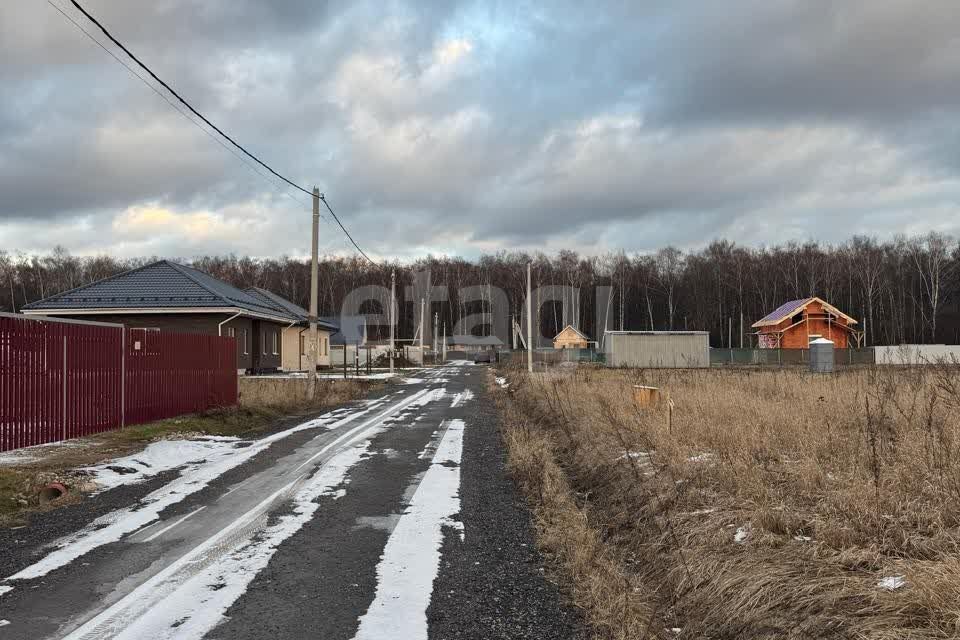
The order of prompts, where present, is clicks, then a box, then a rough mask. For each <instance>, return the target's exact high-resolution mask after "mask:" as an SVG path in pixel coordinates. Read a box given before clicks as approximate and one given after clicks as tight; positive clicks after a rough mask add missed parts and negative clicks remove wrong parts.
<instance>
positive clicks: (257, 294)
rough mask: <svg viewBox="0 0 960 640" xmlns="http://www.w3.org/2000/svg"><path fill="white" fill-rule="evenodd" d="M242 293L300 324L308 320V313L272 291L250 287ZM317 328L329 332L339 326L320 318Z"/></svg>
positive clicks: (337, 328) (336, 329) (338, 328)
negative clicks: (287, 315)
mask: <svg viewBox="0 0 960 640" xmlns="http://www.w3.org/2000/svg"><path fill="white" fill-rule="evenodd" d="M244 293H248V294H249V295H251V296H252V297H254V298H256V299H258V300H260V301H262V302H263V303H264V304H267V305H269V306H272V307H275V308H276V309H277V310H279V311H283V312H284V313H287V314H289V315H290V316H292V317H294V318H296V319H297V320H298V321H299V322H300V323H306V322H309V320H310V312H309V311H307V310H306V309H304V308H303V307H301V306H300V305H298V304H296V303H295V302H291V301H290V300H287V299H286V298H284V297H283V296H281V295H278V294H276V293H274V292H273V291H270V290H268V289H262V288H260V287H250V288H249V289H244ZM317 326H319V327H320V328H322V329H328V330H330V331H339V330H340V325H339V324H338V323H336V322H330V321H327V320H323V319H320V318H318V319H317Z"/></svg>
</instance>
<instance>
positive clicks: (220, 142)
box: [47, 0, 332, 226]
mask: <svg viewBox="0 0 960 640" xmlns="http://www.w3.org/2000/svg"><path fill="white" fill-rule="evenodd" d="M47 4H49V5H50V6H51V7H53V8H54V9H56V10H57V11H59V12H60V15H62V16H63V17H64V18H66V19H67V20H69V21H70V22H71V23H73V25H74V26H75V27H76V28H77V29H79V30H80V31H82V32H83V34H84V35H85V36H87V37H88V38H89V39H90V41H91V42H93V43H94V44H96V45H97V46H98V47H100V48H101V49H103V50H104V51H106V52H107V54H109V55H110V57H112V58H113V59H114V60H116V61H117V62H119V63H120V64H121V65H123V66H124V68H126V70H127V71H129V72H130V74H131V75H133V76H134V77H135V78H137V79H138V80H140V82H142V83H143V84H144V86H146V87H147V88H148V89H150V90H151V91H153V92H154V93H155V94H157V95H158V96H160V97H161V98H162V99H163V101H164V102H166V103H167V104H168V105H170V107H171V108H173V109H175V110H176V111H177V113H179V114H180V115H182V116H183V117H184V118H186V120H187V122H189V123H190V124H192V125H193V126H195V127H196V128H197V129H199V130H200V131H202V132H203V133H205V134H206V135H207V137H209V138H210V139H211V140H213V141H214V142H216V143H217V144H219V145H220V146H221V147H223V148H224V149H226V150H227V151H228V152H229V153H230V155H232V156H233V157H234V158H236V159H237V160H239V161H240V162H242V163H243V164H244V166H246V167H248V168H249V169H250V170H251V171H253V172H254V173H256V174H257V175H258V176H260V177H262V178H263V179H264V180H267V181H271V182H272V178H270V176H268V175H267V174H266V173H263V172H262V171H260V169H258V168H257V167H256V165H253V164H251V163H250V162H249V161H248V160H247V159H246V158H244V157H243V156H241V155H240V154H238V153H237V152H236V151H235V150H234V149H233V148H232V147H230V146H229V145H227V144H226V143H225V142H224V141H223V140H221V139H220V138H218V137H217V136H215V135H213V134H212V133H210V131H209V130H208V129H205V128H203V127H202V126H201V125H200V123H198V122H197V121H196V120H194V119H193V118H191V117H190V115H189V114H188V113H187V112H186V111H184V110H183V109H181V108H180V107H178V106H177V105H176V103H174V102H173V101H172V100H170V98H168V97H167V96H165V95H164V94H163V92H162V91H160V90H159V89H157V88H156V87H155V86H153V85H152V84H150V83H149V82H148V81H147V79H146V78H144V77H143V76H141V75H140V74H139V73H137V71H136V69H134V68H133V67H131V66H130V65H128V64H127V63H126V62H124V61H123V60H122V59H121V58H120V57H119V56H118V55H117V54H115V53H114V52H113V51H111V50H110V49H108V48H107V47H105V46H103V43H102V42H100V41H99V40H97V39H96V38H95V37H94V36H93V34H91V33H90V32H89V31H87V30H86V29H84V28H83V25H81V24H80V23H79V22H77V21H76V20H74V19H73V17H72V16H70V14H68V13H67V12H65V11H64V10H63V9H61V8H60V7H59V6H58V5H57V4H56V3H55V2H53V1H52V0H47ZM271 186H273V187H274V188H275V189H277V191H279V192H280V193H282V194H283V195H285V196H287V197H288V198H290V199H291V200H293V201H294V202H297V203H299V204H301V205H303V206H305V207H307V208H309V207H310V204H309V203H307V202H304V201H303V200H301V199H299V198H297V197H296V196H294V195H293V194H291V193H290V192H288V191H286V190H284V189H283V187H280V186H278V185H274V184H271ZM322 218H323V220H324V222H326V223H327V224H328V225H330V224H331V223H330V220H329V219H328V218H327V217H326V216H322ZM331 226H332V225H331Z"/></svg>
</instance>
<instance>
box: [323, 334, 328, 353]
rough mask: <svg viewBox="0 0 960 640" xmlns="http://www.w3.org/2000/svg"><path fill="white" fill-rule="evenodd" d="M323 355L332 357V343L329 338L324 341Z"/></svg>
mask: <svg viewBox="0 0 960 640" xmlns="http://www.w3.org/2000/svg"><path fill="white" fill-rule="evenodd" d="M323 355H325V356H327V355H330V343H329V342H328V341H327V338H324V339H323Z"/></svg>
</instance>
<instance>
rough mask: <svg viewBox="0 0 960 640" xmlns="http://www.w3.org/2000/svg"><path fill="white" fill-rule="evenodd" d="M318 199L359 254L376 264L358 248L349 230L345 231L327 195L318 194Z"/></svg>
mask: <svg viewBox="0 0 960 640" xmlns="http://www.w3.org/2000/svg"><path fill="white" fill-rule="evenodd" d="M320 201H321V202H323V204H324V206H326V207H327V211H329V212H330V215H332V216H333V219H334V220H336V221H337V224H339V225H340V228H341V229H343V232H344V233H345V234H347V237H348V238H350V242H353V246H355V247H356V248H357V251H359V252H360V255H362V256H363V257H364V258H366V259H367V261H368V262H370V263H371V264H376V263H375V262H374V261H373V260H371V259H370V256H368V255H367V254H366V253H364V252H363V249H361V248H360V245H358V244H357V243H356V242H355V241H354V239H353V236H351V235H350V232H349V231H347V228H346V227H344V226H343V223H341V222H340V218H338V217H337V214H335V213H334V212H333V209H331V208H330V203H329V202H327V197H326V196H325V195H324V194H320Z"/></svg>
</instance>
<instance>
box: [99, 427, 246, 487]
mask: <svg viewBox="0 0 960 640" xmlns="http://www.w3.org/2000/svg"><path fill="white" fill-rule="evenodd" d="M252 444H253V443H252V442H250V441H241V440H240V438H230V437H226V436H205V437H203V438H194V439H190V440H160V441H159V442H153V443H151V444H149V445H147V448H146V449H144V450H143V451H140V452H138V453H135V454H132V455H129V456H126V457H123V458H116V459H114V460H110V461H109V462H105V463H103V464H100V465H97V466H95V467H86V468H85V469H82V470H83V471H87V472H90V473H91V474H92V476H91V480H93V481H94V482H96V483H97V485H98V486H99V487H100V488H101V489H104V490H106V489H112V488H114V487H118V486H120V485H123V484H134V483H137V482H143V481H145V480H149V479H150V478H151V477H153V476H155V475H157V474H158V473H163V472H164V471H170V470H171V469H176V468H177V467H184V469H183V471H182V472H181V475H192V474H193V473H194V472H195V471H196V469H197V467H200V466H203V465H206V464H212V463H213V462H214V461H216V460H220V459H223V458H229V457H231V456H233V455H236V453H237V450H238V449H240V448H244V447H249V446H251V445H252Z"/></svg>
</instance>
